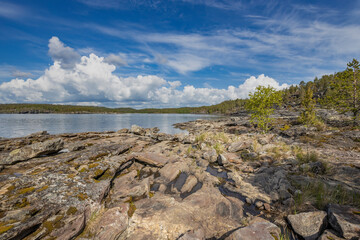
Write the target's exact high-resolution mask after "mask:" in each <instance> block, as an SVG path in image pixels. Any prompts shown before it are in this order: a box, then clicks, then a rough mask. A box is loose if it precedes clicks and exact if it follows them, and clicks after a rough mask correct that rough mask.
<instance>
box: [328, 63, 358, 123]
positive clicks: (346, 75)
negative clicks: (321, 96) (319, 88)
mask: <svg viewBox="0 0 360 240" xmlns="http://www.w3.org/2000/svg"><path fill="white" fill-rule="evenodd" d="M347 66H348V67H347V69H346V70H345V71H343V72H339V73H337V74H335V77H334V79H333V80H332V81H331V82H330V89H329V93H328V94H327V97H326V99H325V102H326V103H327V104H328V105H331V106H333V107H335V108H336V109H337V110H338V111H340V112H352V114H353V118H354V121H356V118H357V117H358V115H359V112H360V79H359V74H360V72H359V62H358V61H357V60H356V59H353V61H352V62H349V63H348V65H347Z"/></svg>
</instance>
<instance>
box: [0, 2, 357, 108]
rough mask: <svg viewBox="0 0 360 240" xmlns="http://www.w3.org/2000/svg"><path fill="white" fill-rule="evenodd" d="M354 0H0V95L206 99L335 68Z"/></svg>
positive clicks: (241, 94) (92, 101) (123, 102)
mask: <svg viewBox="0 0 360 240" xmlns="http://www.w3.org/2000/svg"><path fill="white" fill-rule="evenodd" d="M359 13H360V1H359V0H357V1H351V2H343V1H338V0H336V1H331V2H328V1H317V3H316V4H315V3H312V2H311V1H308V0H303V1H294V0H287V1H263V0H258V1H233V0H221V1H216V0H208V1H206V0H172V1H161V0H149V1H144V0H120V1H115V0H103V1H100V0H76V1H75V0H74V1H70V0H67V1H59V0H53V1H46V2H43V1H40V0H35V1H31V2H29V1H25V0H16V1H3V0H0V33H1V36H2V37H0V43H1V44H0V49H1V55H0V103H2V104H6V103H28V104H33V103H34V104H35V103H38V104H57V105H59V104H63V105H74V106H79V105H81V106H89V105H90V106H103V107H110V108H127V107H129V108H135V109H139V108H142V109H143V108H178V107H190V106H191V107H197V106H208V105H214V104H218V103H221V102H223V101H226V100H233V99H237V98H240V99H241V98H246V97H247V96H248V94H249V92H251V91H253V90H254V89H255V88H256V87H257V86H259V85H265V86H266V85H270V86H272V87H274V88H276V89H278V90H280V89H284V88H286V87H289V86H290V85H292V84H299V83H300V82H301V81H304V82H307V81H312V80H313V79H314V78H315V77H321V76H322V75H325V74H332V73H334V72H338V71H342V70H344V69H345V68H346V63H347V62H349V61H351V59H353V58H358V56H359V54H360V27H359V26H360V23H359V22H360V21H359V20H360V14H359Z"/></svg>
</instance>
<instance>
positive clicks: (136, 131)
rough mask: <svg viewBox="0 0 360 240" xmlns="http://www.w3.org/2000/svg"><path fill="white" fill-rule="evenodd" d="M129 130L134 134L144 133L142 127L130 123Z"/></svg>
mask: <svg viewBox="0 0 360 240" xmlns="http://www.w3.org/2000/svg"><path fill="white" fill-rule="evenodd" d="M130 132H131V133H133V134H136V135H141V136H143V135H145V133H146V131H145V129H144V128H142V127H140V126H137V125H132V126H131V128H130Z"/></svg>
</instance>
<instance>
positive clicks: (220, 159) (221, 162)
mask: <svg viewBox="0 0 360 240" xmlns="http://www.w3.org/2000/svg"><path fill="white" fill-rule="evenodd" d="M217 162H218V164H219V165H220V166H224V165H225V164H227V163H228V162H229V161H228V160H227V158H226V157H225V156H224V155H222V154H219V156H218V157H217Z"/></svg>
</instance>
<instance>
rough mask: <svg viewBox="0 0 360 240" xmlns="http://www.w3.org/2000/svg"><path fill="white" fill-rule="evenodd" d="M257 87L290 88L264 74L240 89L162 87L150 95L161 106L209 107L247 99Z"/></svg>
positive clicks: (241, 85)
mask: <svg viewBox="0 0 360 240" xmlns="http://www.w3.org/2000/svg"><path fill="white" fill-rule="evenodd" d="M257 86H271V87H274V88H275V89H277V90H280V89H284V88H287V87H289V85H287V84H282V85H280V84H279V83H278V82H277V81H276V80H274V79H273V78H270V77H267V76H265V75H264V74H261V75H259V76H258V77H257V78H256V77H254V76H252V77H250V78H248V79H246V80H245V82H244V83H243V84H240V85H239V86H238V87H234V86H229V87H228V88H227V89H217V88H195V87H194V86H191V85H187V86H185V87H184V88H183V89H181V90H179V89H176V88H173V87H162V88H159V89H156V90H155V91H152V92H150V93H149V97H150V99H151V100H153V101H155V102H159V104H171V105H172V106H186V105H187V106H190V105H194V104H195V105H209V104H217V103H220V102H222V101H225V100H229V99H237V98H247V97H248V95H249V93H250V92H253V91H254V90H255V89H256V87H257Z"/></svg>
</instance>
